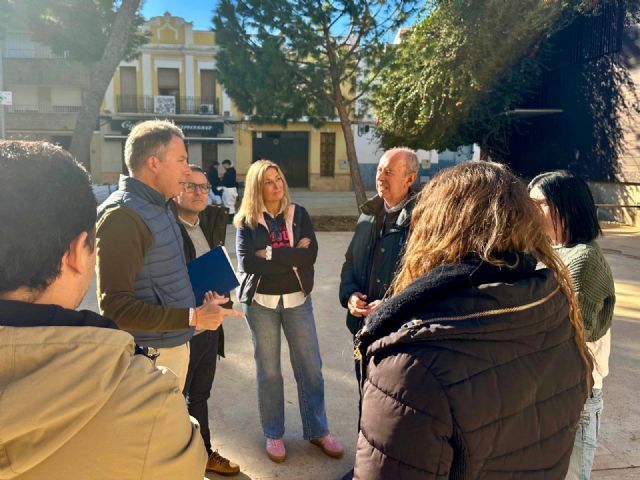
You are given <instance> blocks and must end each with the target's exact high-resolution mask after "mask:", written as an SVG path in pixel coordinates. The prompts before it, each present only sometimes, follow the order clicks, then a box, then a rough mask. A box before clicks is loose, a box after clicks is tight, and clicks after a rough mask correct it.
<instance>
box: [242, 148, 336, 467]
mask: <svg viewBox="0 0 640 480" xmlns="http://www.w3.org/2000/svg"><path fill="white" fill-rule="evenodd" d="M233 223H234V224H235V226H236V227H238V231H237V234H236V254H237V256H238V269H239V270H240V272H241V273H242V282H241V284H240V288H239V292H238V299H239V300H240V302H241V303H242V308H243V310H244V312H245V315H246V318H247V324H248V325H249V329H250V330H251V335H252V338H253V346H254V352H255V360H256V377H257V382H258V407H259V409H260V421H261V423H262V430H263V432H264V436H265V437H266V453H267V456H268V457H269V458H270V459H271V460H273V461H274V462H278V463H280V462H283V461H284V460H285V458H286V450H285V445H284V441H283V438H282V437H283V435H284V384H283V379H282V371H281V369H280V343H281V340H280V337H281V331H283V332H284V334H285V337H286V339H287V343H288V344H289V352H290V357H291V367H292V368H293V372H294V375H295V378H296V385H297V386H298V401H299V403H300V417H301V419H302V432H303V436H304V438H305V439H306V440H309V441H310V442H311V443H312V444H314V445H317V446H318V447H319V448H321V449H322V451H323V452H324V453H325V454H326V455H328V456H330V457H334V458H340V457H341V456H342V452H343V447H342V444H341V443H340V441H339V440H338V439H337V438H336V437H335V436H334V435H332V434H331V433H330V432H329V424H328V422H327V415H326V412H325V406H324V379H323V377H322V360H321V358H320V348H319V346H318V337H317V334H316V327H315V320H314V318H313V306H312V303H311V296H310V295H311V290H312V289H313V273H314V272H313V265H314V264H315V262H316V257H317V254H318V242H317V241H316V236H315V233H314V231H313V225H312V224H311V219H310V218H309V214H308V213H307V211H306V210H305V209H304V208H303V207H301V206H300V205H296V204H293V203H291V199H290V198H289V189H288V187H287V182H286V180H285V178H284V174H283V173H282V170H280V167H278V165H277V164H275V163H273V162H271V161H269V160H258V161H257V162H255V163H254V164H253V165H251V167H250V168H249V171H248V172H247V177H246V187H245V191H244V196H243V198H242V205H241V206H240V211H239V212H238V214H237V215H236V216H235V218H234V222H233Z"/></svg>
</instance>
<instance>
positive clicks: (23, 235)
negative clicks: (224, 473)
mask: <svg viewBox="0 0 640 480" xmlns="http://www.w3.org/2000/svg"><path fill="white" fill-rule="evenodd" d="M0 171H1V172H2V176H0V224H1V225H2V228H0V479H2V480H5V479H19V480H31V479H42V478H47V479H98V478H99V479H102V480H107V479H113V480H129V479H154V480H158V479H166V480H174V479H181V480H183V479H187V480H191V479H193V480H195V479H197V480H201V479H202V477H203V473H204V467H205V463H206V461H207V454H206V451H205V449H204V446H203V444H202V439H201V437H200V433H199V431H198V425H197V423H195V421H193V422H192V421H191V420H190V418H189V416H188V414H187V409H186V406H185V403H184V397H183V396H182V394H181V392H180V389H179V388H178V381H177V379H176V377H175V376H174V375H173V374H170V373H167V371H166V370H161V369H158V368H156V367H155V366H154V363H153V360H152V359H151V358H148V356H147V355H145V353H147V352H144V351H142V352H138V351H137V349H136V347H135V345H134V342H133V337H132V336H131V335H130V334H128V333H126V332H123V331H121V330H118V329H117V327H116V325H115V324H114V323H113V322H111V321H110V320H109V319H107V318H105V317H102V316H100V315H98V314H96V313H93V312H89V311H75V310H73V309H74V308H76V307H77V306H78V305H79V304H80V302H81V300H82V298H83V297H84V295H85V293H86V291H87V289H88V287H89V284H90V283H91V279H92V276H93V269H94V265H95V230H94V222H95V219H96V202H95V198H94V197H93V194H92V191H91V187H90V184H89V181H88V177H87V174H86V172H85V171H84V170H83V169H82V168H81V167H79V166H78V164H76V163H75V162H74V160H73V159H72V158H71V156H70V155H69V154H68V153H67V152H65V151H64V150H62V149H61V148H59V147H55V146H53V145H50V144H47V143H42V142H17V141H0ZM37 199H39V200H37Z"/></svg>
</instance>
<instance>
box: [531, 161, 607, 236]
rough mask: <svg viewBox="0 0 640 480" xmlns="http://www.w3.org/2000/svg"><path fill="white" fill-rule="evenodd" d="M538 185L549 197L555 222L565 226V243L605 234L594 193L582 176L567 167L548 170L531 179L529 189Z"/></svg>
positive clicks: (563, 230)
mask: <svg viewBox="0 0 640 480" xmlns="http://www.w3.org/2000/svg"><path fill="white" fill-rule="evenodd" d="M534 187H538V188H539V189H540V190H541V191H542V194H543V195H544V198H545V199H546V200H547V203H548V204H549V209H550V212H551V219H552V221H553V225H554V227H556V229H557V230H562V232H563V234H564V235H563V241H564V243H565V244H568V245H572V244H576V243H588V242H590V241H592V240H594V239H595V238H596V237H598V235H601V234H602V230H601V228H600V224H599V223H598V211H597V208H596V204H595V202H594V200H593V195H592V194H591V190H590V189H589V185H587V182H585V181H584V180H583V179H582V178H580V177H578V176H576V175H574V174H573V173H571V172H569V171H567V170H557V171H554V172H546V173H541V174H540V175H538V176H537V177H535V178H534V179H533V180H531V182H530V183H529V187H528V188H529V191H531V190H533V188H534ZM558 226H560V227H561V228H557V227H558Z"/></svg>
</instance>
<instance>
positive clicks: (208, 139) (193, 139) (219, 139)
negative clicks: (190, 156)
mask: <svg viewBox="0 0 640 480" xmlns="http://www.w3.org/2000/svg"><path fill="white" fill-rule="evenodd" d="M104 139H105V140H126V139H127V136H126V135H105V136H104ZM184 139H185V141H186V142H206V143H233V137H185V138H184Z"/></svg>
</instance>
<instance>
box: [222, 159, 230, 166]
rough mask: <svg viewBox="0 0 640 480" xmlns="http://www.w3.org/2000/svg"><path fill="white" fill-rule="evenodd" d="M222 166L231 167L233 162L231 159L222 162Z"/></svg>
mask: <svg viewBox="0 0 640 480" xmlns="http://www.w3.org/2000/svg"><path fill="white" fill-rule="evenodd" d="M222 165H231V160H229V159H225V160H222Z"/></svg>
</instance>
